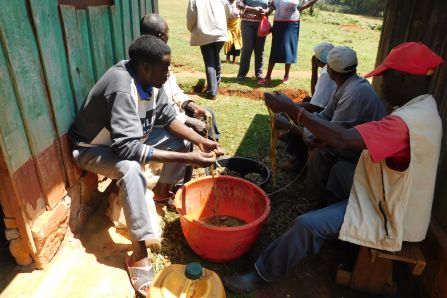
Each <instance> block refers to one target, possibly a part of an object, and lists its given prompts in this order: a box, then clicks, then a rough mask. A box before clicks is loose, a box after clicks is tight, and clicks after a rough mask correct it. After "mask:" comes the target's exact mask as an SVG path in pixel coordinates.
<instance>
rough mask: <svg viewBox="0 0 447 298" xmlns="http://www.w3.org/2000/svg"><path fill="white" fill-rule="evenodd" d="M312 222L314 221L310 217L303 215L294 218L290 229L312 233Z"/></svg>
mask: <svg viewBox="0 0 447 298" xmlns="http://www.w3.org/2000/svg"><path fill="white" fill-rule="evenodd" d="M314 222H315V220H314V218H313V217H312V215H311V214H308V213H305V214H302V215H300V216H298V217H297V218H295V220H294V221H293V224H292V229H294V230H295V231H297V232H303V231H312V230H313V229H314Z"/></svg>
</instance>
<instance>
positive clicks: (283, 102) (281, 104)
mask: <svg viewBox="0 0 447 298" xmlns="http://www.w3.org/2000/svg"><path fill="white" fill-rule="evenodd" d="M264 97H265V99H264V100H265V104H266V105H267V106H268V107H269V108H270V110H272V111H273V112H275V113H280V112H286V113H287V112H288V111H289V110H290V109H291V108H293V106H294V105H295V103H294V102H293V101H292V100H291V99H290V98H288V97H287V96H285V95H281V94H273V93H264Z"/></svg>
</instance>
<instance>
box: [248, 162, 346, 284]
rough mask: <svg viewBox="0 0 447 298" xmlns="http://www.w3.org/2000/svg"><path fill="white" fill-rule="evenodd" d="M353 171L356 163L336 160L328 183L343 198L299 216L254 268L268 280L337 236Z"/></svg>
mask: <svg viewBox="0 0 447 298" xmlns="http://www.w3.org/2000/svg"><path fill="white" fill-rule="evenodd" d="M354 171H355V164H353V163H349V162H346V161H341V162H338V163H336V164H335V165H334V166H333V168H332V169H331V171H330V174H329V183H328V185H327V187H328V191H329V192H331V193H332V195H334V196H335V197H336V198H338V199H341V198H343V200H342V201H339V202H337V203H335V204H332V205H329V206H327V207H325V208H322V209H318V210H314V211H311V212H308V213H306V214H303V215H300V216H298V217H297V218H296V219H295V220H294V221H293V222H292V224H291V225H290V227H289V229H288V230H287V231H286V232H285V233H284V234H282V235H281V236H280V237H279V238H277V239H276V240H275V241H273V242H272V243H271V244H270V245H269V246H268V247H267V248H266V249H265V250H264V251H263V252H262V254H261V255H260V256H259V258H258V259H257V260H256V263H255V268H256V270H257V271H258V273H259V275H260V276H261V277H262V278H263V279H264V280H265V281H272V280H275V279H277V278H279V277H281V276H283V275H285V274H286V273H287V272H288V271H289V270H290V269H292V268H293V267H295V266H296V265H297V264H298V263H299V261H300V260H301V259H302V258H304V257H306V256H309V255H313V254H316V253H318V252H319V251H320V248H321V246H322V245H323V243H324V241H325V240H330V239H337V238H338V235H339V232H340V229H341V225H342V224H343V219H344V217H345V212H346V206H347V205H348V200H347V198H349V193H350V191H351V187H352V182H353V179H354ZM334 186H335V187H334Z"/></svg>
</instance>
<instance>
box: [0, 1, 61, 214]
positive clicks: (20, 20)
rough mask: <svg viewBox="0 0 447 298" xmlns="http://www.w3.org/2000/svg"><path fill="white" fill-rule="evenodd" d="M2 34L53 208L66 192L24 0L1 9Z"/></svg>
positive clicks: (11, 71)
mask: <svg viewBox="0 0 447 298" xmlns="http://www.w3.org/2000/svg"><path fill="white" fill-rule="evenodd" d="M0 38H1V42H2V44H3V49H4V51H5V57H6V61H7V65H8V68H9V72H10V74H11V79H12V81H13V86H14V90H15V93H16V96H17V100H18V104H19V108H20V111H21V114H22V119H23V122H24V127H25V131H26V135H27V138H28V142H29V144H30V148H31V152H32V155H33V158H34V162H35V165H36V168H37V170H38V175H39V181H40V185H41V187H42V190H43V193H44V196H45V200H46V204H47V205H48V206H49V207H50V208H52V207H53V206H55V205H56V204H57V203H58V202H59V200H60V199H62V198H63V197H64V196H65V194H66V191H65V182H64V178H63V177H64V173H63V170H62V165H61V164H60V161H59V159H58V156H59V155H58V154H59V151H58V148H57V144H56V143H55V140H56V132H55V129H54V125H53V122H52V118H51V114H50V111H49V107H48V102H49V97H48V94H47V86H46V84H45V78H44V74H43V70H42V65H41V63H40V55H39V51H38V46H37V42H36V39H35V36H34V32H33V28H32V26H31V24H30V22H29V19H28V15H27V7H26V3H25V1H24V0H20V1H14V2H10V3H9V5H4V6H3V7H2V9H1V10H0Z"/></svg>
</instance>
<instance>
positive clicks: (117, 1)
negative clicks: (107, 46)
mask: <svg viewBox="0 0 447 298" xmlns="http://www.w3.org/2000/svg"><path fill="white" fill-rule="evenodd" d="M115 7H116V10H117V12H118V14H119V16H118V17H119V20H120V24H119V26H120V32H121V42H122V45H121V47H122V48H123V49H122V51H123V59H126V55H127V54H126V52H127V47H126V42H125V36H124V35H125V33H124V26H123V0H115ZM126 27H127V30H128V32H129V33H130V28H128V26H126ZM129 43H130V40H129Z"/></svg>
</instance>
